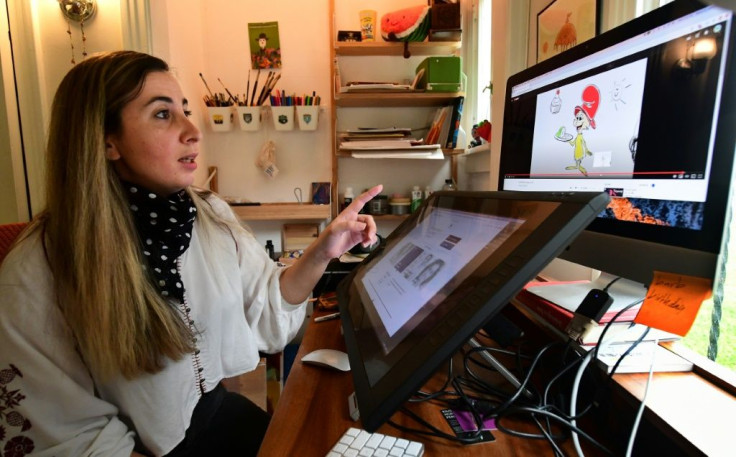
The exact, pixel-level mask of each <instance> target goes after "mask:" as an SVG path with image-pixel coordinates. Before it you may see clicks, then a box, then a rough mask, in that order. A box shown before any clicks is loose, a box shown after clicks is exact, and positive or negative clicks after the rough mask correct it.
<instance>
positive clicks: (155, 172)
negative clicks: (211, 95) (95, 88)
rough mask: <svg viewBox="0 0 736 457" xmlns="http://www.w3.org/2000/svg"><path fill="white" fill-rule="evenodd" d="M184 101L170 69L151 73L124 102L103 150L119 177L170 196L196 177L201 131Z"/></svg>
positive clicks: (161, 194) (159, 193)
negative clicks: (118, 122)
mask: <svg viewBox="0 0 736 457" xmlns="http://www.w3.org/2000/svg"><path fill="white" fill-rule="evenodd" d="M189 114H190V112H189V111H188V102H187V100H186V99H185V98H184V96H183V95H182V92H181V88H180V87H179V83H178V82H177V81H176V79H174V77H173V76H172V75H171V74H170V73H168V72H161V71H156V72H153V73H149V74H148V76H146V79H145V81H144V83H143V88H142V90H141V92H140V94H138V96H137V97H136V98H134V99H133V100H131V101H130V102H129V103H128V104H127V105H125V107H123V109H122V111H121V113H120V118H121V127H120V131H119V132H118V133H115V134H109V135H107V137H106V138H105V145H106V154H107V158H108V159H109V160H113V161H114V162H115V170H116V171H117V173H118V175H119V176H120V178H121V179H123V180H125V181H129V182H131V183H134V184H138V185H140V186H143V187H145V188H147V189H150V190H152V191H153V192H155V193H157V194H158V195H160V196H168V195H171V194H172V193H174V192H178V191H179V190H181V189H183V188H185V187H186V186H189V185H191V184H192V183H193V182H194V170H196V169H197V162H196V158H197V155H198V154H199V140H200V139H201V133H200V131H199V129H198V128H197V127H196V126H195V125H194V124H192V123H191V122H190V121H189V119H188V116H189Z"/></svg>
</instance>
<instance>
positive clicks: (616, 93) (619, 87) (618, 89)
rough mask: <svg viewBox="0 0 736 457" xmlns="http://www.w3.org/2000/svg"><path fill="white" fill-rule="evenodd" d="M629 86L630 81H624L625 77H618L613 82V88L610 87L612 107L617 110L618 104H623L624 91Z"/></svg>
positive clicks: (624, 101)
mask: <svg viewBox="0 0 736 457" xmlns="http://www.w3.org/2000/svg"><path fill="white" fill-rule="evenodd" d="M629 87H631V83H630V82H627V81H626V78H623V79H618V80H616V81H614V82H613V88H612V89H611V102H612V103H613V107H614V108H615V109H616V111H618V107H619V105H625V104H626V100H624V92H626V89H628V88H629Z"/></svg>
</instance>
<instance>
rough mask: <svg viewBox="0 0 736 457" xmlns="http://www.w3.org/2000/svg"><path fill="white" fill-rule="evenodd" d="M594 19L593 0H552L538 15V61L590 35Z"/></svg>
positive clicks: (592, 32) (592, 30)
mask: <svg viewBox="0 0 736 457" xmlns="http://www.w3.org/2000/svg"><path fill="white" fill-rule="evenodd" d="M596 22H597V3H596V0H554V1H553V2H551V3H550V4H549V5H547V7H546V8H544V9H543V10H542V11H541V12H540V13H539V14H538V15H537V62H541V61H543V60H545V59H549V58H550V57H552V56H554V55H557V54H559V53H561V52H563V51H566V50H568V49H570V48H571V47H573V46H575V45H577V44H580V43H582V42H583V41H586V40H589V39H590V38H593V37H594V36H595V35H596V30H597V24H596Z"/></svg>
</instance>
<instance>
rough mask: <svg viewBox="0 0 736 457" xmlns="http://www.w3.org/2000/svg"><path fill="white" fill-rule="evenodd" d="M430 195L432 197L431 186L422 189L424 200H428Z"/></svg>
mask: <svg viewBox="0 0 736 457" xmlns="http://www.w3.org/2000/svg"><path fill="white" fill-rule="evenodd" d="M430 195H432V186H427V187H425V188H424V199H425V200H426V199H428V198H429V196H430Z"/></svg>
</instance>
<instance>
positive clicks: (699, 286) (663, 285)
mask: <svg viewBox="0 0 736 457" xmlns="http://www.w3.org/2000/svg"><path fill="white" fill-rule="evenodd" d="M711 288H712V284H711V280H710V279H705V278H697V277H695V276H686V275H678V274H673V273H663V272H661V271H655V272H654V279H653V280H652V283H651V284H650V285H649V289H648V290H647V296H646V298H645V299H644V303H643V304H642V305H641V309H640V310H639V314H637V316H636V319H634V322H637V323H639V324H643V325H647V326H649V327H653V328H656V329H659V330H664V331H665V332H670V333H674V334H676V335H680V336H685V335H686V334H687V332H688V331H689V330H690V327H692V325H693V322H694V321H695V316H696V315H697V314H698V310H699V309H700V305H701V304H702V303H703V300H705V299H707V298H708V297H710V293H711Z"/></svg>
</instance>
